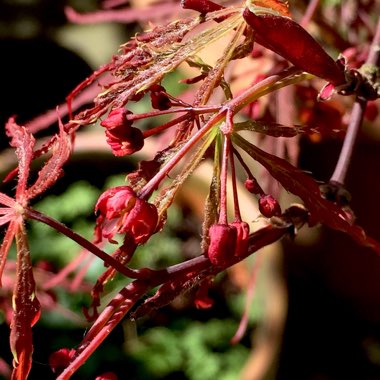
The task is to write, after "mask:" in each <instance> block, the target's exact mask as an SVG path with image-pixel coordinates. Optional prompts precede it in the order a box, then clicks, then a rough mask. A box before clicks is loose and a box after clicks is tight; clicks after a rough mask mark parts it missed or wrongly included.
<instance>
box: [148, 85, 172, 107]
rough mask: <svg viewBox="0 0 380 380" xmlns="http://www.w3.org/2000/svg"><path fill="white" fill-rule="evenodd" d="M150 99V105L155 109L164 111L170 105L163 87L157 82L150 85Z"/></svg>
mask: <svg viewBox="0 0 380 380" xmlns="http://www.w3.org/2000/svg"><path fill="white" fill-rule="evenodd" d="M150 100H151V102H152V107H153V108H154V109H156V110H160V111H164V110H167V109H169V108H170V106H171V101H170V98H169V96H168V94H167V93H166V91H165V88H164V87H162V86H160V85H159V84H154V85H153V86H151V87H150Z"/></svg>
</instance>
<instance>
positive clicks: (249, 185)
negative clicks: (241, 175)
mask: <svg viewBox="0 0 380 380" xmlns="http://www.w3.org/2000/svg"><path fill="white" fill-rule="evenodd" d="M244 186H245V188H246V189H247V190H248V191H249V192H250V193H252V194H263V193H264V192H263V189H262V188H261V187H260V185H259V184H258V182H257V181H256V178H247V179H246V180H245V182H244Z"/></svg>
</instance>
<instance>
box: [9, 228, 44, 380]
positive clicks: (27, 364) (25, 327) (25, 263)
mask: <svg viewBox="0 0 380 380" xmlns="http://www.w3.org/2000/svg"><path fill="white" fill-rule="evenodd" d="M16 247H17V279H16V284H15V288H14V291H13V317H12V322H11V333H10V346H11V351H12V354H13V367H14V370H13V373H12V380H25V379H26V378H27V377H28V374H29V371H30V368H31V366H32V353H33V340H32V326H33V325H34V324H35V323H36V322H37V321H38V319H39V317H40V303H39V301H38V299H37V297H36V293H35V292H36V285H35V282H34V277H33V267H32V263H31V260H30V252H29V247H28V243H27V240H26V234H25V230H24V225H23V224H19V228H18V231H17V232H16Z"/></svg>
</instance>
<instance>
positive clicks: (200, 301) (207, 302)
mask: <svg viewBox="0 0 380 380" xmlns="http://www.w3.org/2000/svg"><path fill="white" fill-rule="evenodd" d="M211 284H212V278H211V277H208V278H206V279H205V280H203V281H202V282H201V283H200V284H199V288H198V291H197V294H196V296H195V301H194V303H195V307H196V308H197V309H209V308H210V307H212V305H213V304H214V300H213V299H212V298H210V297H209V295H208V291H209V288H210V286H211Z"/></svg>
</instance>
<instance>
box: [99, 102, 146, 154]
mask: <svg viewBox="0 0 380 380" xmlns="http://www.w3.org/2000/svg"><path fill="white" fill-rule="evenodd" d="M130 113H131V112H130V111H127V110H126V109H125V108H116V109H114V110H112V111H111V112H110V113H109V115H108V117H107V118H106V119H104V120H103V121H102V122H101V123H100V125H101V126H103V127H105V128H106V136H107V143H108V144H109V145H110V147H111V149H112V152H113V154H114V155H115V156H125V155H128V154H133V153H135V152H137V151H139V150H141V148H142V147H143V146H144V135H143V133H142V132H141V131H140V130H139V129H138V128H133V127H132V121H131V120H128V118H127V115H128V114H130Z"/></svg>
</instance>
